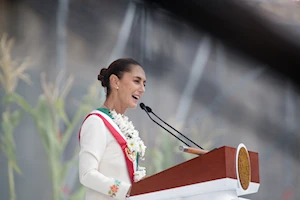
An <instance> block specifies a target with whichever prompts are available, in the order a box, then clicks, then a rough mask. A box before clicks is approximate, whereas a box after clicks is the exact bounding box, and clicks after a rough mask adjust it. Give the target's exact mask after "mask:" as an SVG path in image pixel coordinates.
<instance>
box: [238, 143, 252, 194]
mask: <svg viewBox="0 0 300 200" xmlns="http://www.w3.org/2000/svg"><path fill="white" fill-rule="evenodd" d="M236 171H237V179H238V182H239V185H240V186H241V188H243V189H244V190H247V189H248V187H249V185H250V182H251V165H250V157H249V153H248V151H247V148H246V146H245V145H244V144H240V145H239V146H238V148H237V152H236Z"/></svg>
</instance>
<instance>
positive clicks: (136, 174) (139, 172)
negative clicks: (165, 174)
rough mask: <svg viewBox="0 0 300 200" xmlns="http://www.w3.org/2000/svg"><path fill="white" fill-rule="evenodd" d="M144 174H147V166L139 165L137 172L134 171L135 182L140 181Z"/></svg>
mask: <svg viewBox="0 0 300 200" xmlns="http://www.w3.org/2000/svg"><path fill="white" fill-rule="evenodd" d="M144 176H146V168H145V167H141V166H138V168H137V170H136V172H134V182H138V181H139V180H141V179H142V178H143V177H144Z"/></svg>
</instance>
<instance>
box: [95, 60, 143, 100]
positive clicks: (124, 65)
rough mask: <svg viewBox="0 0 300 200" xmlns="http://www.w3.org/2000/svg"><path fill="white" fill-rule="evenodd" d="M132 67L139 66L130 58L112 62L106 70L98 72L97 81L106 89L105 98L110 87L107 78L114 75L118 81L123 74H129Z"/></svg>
mask: <svg viewBox="0 0 300 200" xmlns="http://www.w3.org/2000/svg"><path fill="white" fill-rule="evenodd" d="M132 65H139V66H141V65H140V64H139V63H138V62H137V61H135V60H133V59H131V58H120V59H117V60H115V61H114V62H112V63H111V64H110V65H109V66H108V68H103V69H101V70H100V74H99V75H98V80H99V81H101V84H102V86H103V87H105V88H106V96H109V94H110V91H111V87H110V81H109V77H110V75H112V74H114V75H116V76H117V77H118V78H119V79H121V78H122V77H123V73H124V72H130V71H131V67H132Z"/></svg>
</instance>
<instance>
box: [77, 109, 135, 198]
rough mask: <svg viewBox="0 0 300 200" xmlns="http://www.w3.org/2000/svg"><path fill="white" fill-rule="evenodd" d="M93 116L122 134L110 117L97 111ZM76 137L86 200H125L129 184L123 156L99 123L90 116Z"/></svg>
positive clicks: (110, 135)
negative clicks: (78, 139)
mask: <svg viewBox="0 0 300 200" xmlns="http://www.w3.org/2000/svg"><path fill="white" fill-rule="evenodd" d="M92 113H99V114H101V115H102V116H104V117H105V119H107V120H108V121H109V122H110V123H111V124H112V125H113V126H114V128H115V129H116V130H117V131H118V132H119V133H121V131H120V129H119V128H118V126H117V125H116V124H115V123H114V122H113V120H112V119H111V118H110V117H109V116H107V115H106V114H104V113H102V112H100V111H98V110H94V111H93V112H92ZM79 134H80V152H79V179H80V183H81V184H83V185H84V186H85V187H86V188H87V190H86V196H85V200H111V199H119V200H124V199H126V194H127V192H128V190H129V188H130V186H131V182H130V177H129V174H128V170H127V165H126V161H125V158H124V154H123V151H122V148H121V147H120V145H119V143H118V142H117V141H116V140H115V138H114V136H113V135H112V134H111V133H110V131H109V130H108V129H107V127H106V126H105V124H104V122H103V121H102V119H101V118H100V117H98V116H96V115H91V116H89V117H88V118H87V119H86V120H85V121H84V123H83V124H82V126H81V131H80V133H79ZM120 135H122V134H120ZM122 136H123V135H122ZM123 137H124V136H123Z"/></svg>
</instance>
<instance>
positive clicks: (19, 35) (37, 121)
mask: <svg viewBox="0 0 300 200" xmlns="http://www.w3.org/2000/svg"><path fill="white" fill-rule="evenodd" d="M299 37H300V2H299V1H296V0H294V1H293V0H251V1H247V0H242V1H233V0H227V1H217V0H215V1H207V0H199V1H177V0H174V1H170V0H165V1H155V0H153V1H129V0H97V1H96V0H57V1H53V0H10V1H9V0H0V38H1V42H0V69H1V70H0V81H1V88H0V91H1V93H0V97H1V107H0V112H1V131H0V137H1V140H0V147H1V149H0V180H1V181H0V199H1V200H7V199H10V200H15V199H22V200H29V199H30V200H32V199H34V200H50V199H52V200H59V199H74V200H75V199H83V195H84V188H83V187H82V186H80V184H79V182H78V171H77V170H78V169H77V157H76V156H77V153H78V138H77V137H78V131H79V127H80V125H81V122H82V120H83V118H84V116H85V115H86V114H87V113H88V112H90V111H91V110H93V109H94V108H98V107H100V106H101V105H102V103H103V101H104V98H105V92H104V90H103V88H102V87H101V84H100V83H99V82H97V81H96V80H97V75H98V73H99V72H100V69H101V68H103V67H107V66H108V65H109V64H110V63H111V62H112V61H114V60H115V59H117V58H119V57H132V58H134V59H135V60H137V61H138V62H140V63H141V64H142V66H143V68H144V70H145V72H146V75H147V86H146V93H145V95H144V96H143V98H142V102H144V103H145V104H146V105H148V106H150V107H151V108H152V109H153V111H154V112H155V113H156V114H157V115H159V116H160V117H161V118H163V119H165V120H166V121H167V122H168V123H170V124H171V125H173V126H174V127H176V128H177V129H178V130H180V131H181V132H182V133H184V134H186V135H187V136H188V137H190V138H192V139H193V140H194V141H195V142H196V143H198V144H199V145H200V146H202V147H204V148H206V149H209V150H210V149H214V148H218V147H221V146H232V147H237V146H238V144H239V143H244V144H245V145H246V146H247V148H248V150H250V151H255V152H258V153H259V167H260V181H261V185H260V189H259V191H258V193H256V194H253V195H248V196H246V198H251V199H257V200H258V199H261V200H265V199H283V200H293V199H295V200H296V199H299V198H300V191H299V187H300V162H299V160H300V159H299V158H300V155H299V152H300V151H299V149H300V148H299V145H300V133H299V128H300V125H299V119H300V103H299V80H298V73H297V72H296V71H295V70H296V69H297V67H299V66H300V46H299V43H300V42H299ZM127 115H128V116H129V117H130V119H131V120H132V121H133V123H134V125H135V126H136V128H137V129H138V130H140V135H141V137H142V138H143V139H144V142H145V144H146V146H147V153H146V160H145V161H143V162H142V164H141V165H142V166H145V167H146V168H147V174H148V175H152V174H155V173H157V172H160V171H162V170H164V169H167V168H169V167H171V166H174V165H177V164H179V163H182V162H184V161H186V160H188V159H191V158H193V157H194V156H192V155H188V154H185V153H182V152H179V150H178V148H179V146H180V145H182V144H181V143H180V142H178V141H177V140H176V139H175V138H173V137H172V136H171V135H170V134H169V133H167V132H166V131H164V130H162V129H161V128H160V127H158V126H156V125H154V123H153V122H152V121H150V119H149V118H148V116H147V115H146V113H144V111H143V110H141V109H140V108H139V107H137V108H136V109H134V110H129V111H128V112H127ZM199 170H201V166H199ZM297 188H298V189H297Z"/></svg>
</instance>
